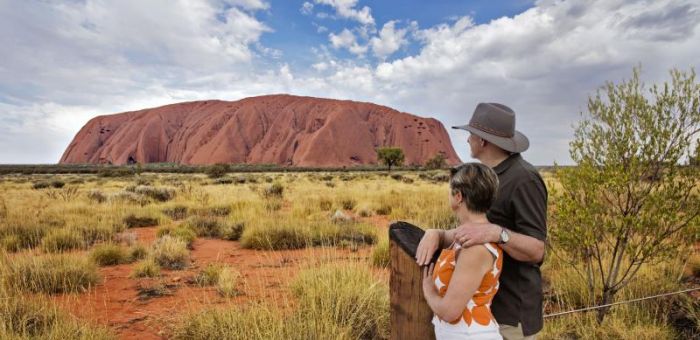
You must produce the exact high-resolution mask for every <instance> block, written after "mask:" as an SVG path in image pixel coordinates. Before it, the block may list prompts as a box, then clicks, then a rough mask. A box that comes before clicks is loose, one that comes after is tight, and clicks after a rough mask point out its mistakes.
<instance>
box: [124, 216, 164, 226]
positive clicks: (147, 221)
mask: <svg viewBox="0 0 700 340" xmlns="http://www.w3.org/2000/svg"><path fill="white" fill-rule="evenodd" d="M124 224H126V227H127V228H143V227H150V226H156V225H158V224H159V221H158V218H155V217H150V216H136V215H134V214H130V215H128V216H126V217H124Z"/></svg>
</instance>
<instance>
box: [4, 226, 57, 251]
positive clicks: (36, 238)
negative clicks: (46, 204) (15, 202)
mask: <svg viewBox="0 0 700 340" xmlns="http://www.w3.org/2000/svg"><path fill="white" fill-rule="evenodd" d="M50 229H51V228H50V227H48V226H47V225H46V224H44V223H36V222H27V223H22V224H10V225H2V224H0V236H1V237H3V238H5V237H9V238H10V239H9V240H8V242H13V243H14V242H15V241H12V240H11V239H12V238H17V239H19V249H26V248H34V247H36V246H38V245H39V244H41V239H42V238H43V237H44V235H46V233H47V232H48V231H49V230H50ZM19 249H18V250H19Z"/></svg>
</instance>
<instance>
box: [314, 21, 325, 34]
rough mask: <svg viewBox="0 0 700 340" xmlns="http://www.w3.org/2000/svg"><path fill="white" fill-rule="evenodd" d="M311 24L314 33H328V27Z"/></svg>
mask: <svg viewBox="0 0 700 340" xmlns="http://www.w3.org/2000/svg"><path fill="white" fill-rule="evenodd" d="M312 24H313V25H314V27H316V33H324V32H328V27H326V26H323V25H319V24H317V23H315V22H312Z"/></svg>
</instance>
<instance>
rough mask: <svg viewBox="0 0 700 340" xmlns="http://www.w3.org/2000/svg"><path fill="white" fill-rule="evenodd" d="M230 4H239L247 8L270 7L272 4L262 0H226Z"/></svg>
mask: <svg viewBox="0 0 700 340" xmlns="http://www.w3.org/2000/svg"><path fill="white" fill-rule="evenodd" d="M224 1H225V2H226V4H227V5H229V6H237V7H241V8H244V9H247V10H262V9H269V8H270V4H269V3H267V2H265V1H262V0H224Z"/></svg>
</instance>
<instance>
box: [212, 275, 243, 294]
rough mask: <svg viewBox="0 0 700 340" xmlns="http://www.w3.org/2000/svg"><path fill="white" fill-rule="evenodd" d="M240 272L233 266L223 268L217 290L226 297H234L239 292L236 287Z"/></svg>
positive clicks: (217, 282)
mask: <svg viewBox="0 0 700 340" xmlns="http://www.w3.org/2000/svg"><path fill="white" fill-rule="evenodd" d="M239 276H240V274H239V273H238V272H236V271H234V270H233V269H231V268H222V269H221V271H220V272H219V277H218V279H217V281H216V290H217V291H218V292H219V294H221V295H222V296H224V297H233V296H236V295H238V294H239V292H238V290H237V289H236V285H237V284H238V278H239Z"/></svg>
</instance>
